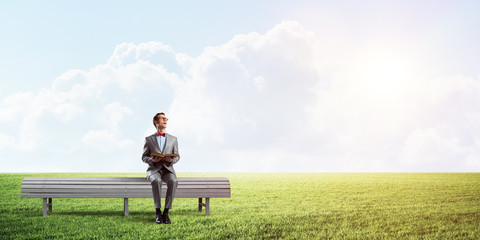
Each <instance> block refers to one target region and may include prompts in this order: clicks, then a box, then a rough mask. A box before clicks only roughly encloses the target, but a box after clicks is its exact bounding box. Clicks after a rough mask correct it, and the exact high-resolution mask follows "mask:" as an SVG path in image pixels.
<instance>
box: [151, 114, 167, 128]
mask: <svg viewBox="0 0 480 240" xmlns="http://www.w3.org/2000/svg"><path fill="white" fill-rule="evenodd" d="M160 115H163V116H165V113H163V112H159V113H157V114H155V116H153V126H155V127H157V125H155V122H158V118H159V116H160Z"/></svg>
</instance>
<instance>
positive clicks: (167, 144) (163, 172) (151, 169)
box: [142, 113, 180, 224]
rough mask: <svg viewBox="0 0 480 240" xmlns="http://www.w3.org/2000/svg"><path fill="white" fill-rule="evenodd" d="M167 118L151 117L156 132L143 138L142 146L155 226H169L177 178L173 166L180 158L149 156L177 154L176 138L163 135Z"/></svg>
mask: <svg viewBox="0 0 480 240" xmlns="http://www.w3.org/2000/svg"><path fill="white" fill-rule="evenodd" d="M167 121H168V118H166V117H165V114H164V113H157V114H155V116H154V117H153V125H154V126H155V128H156V129H157V132H156V133H154V134H152V135H150V136H148V137H146V138H145V145H144V146H143V155H142V161H143V162H144V163H147V164H148V169H147V178H148V180H149V181H150V182H151V184H152V192H153V202H154V203H155V210H156V214H157V216H156V219H155V222H156V223H157V224H160V223H166V224H171V221H170V218H169V217H168V210H169V209H171V208H172V202H173V198H174V197H175V191H176V189H177V176H176V175H175V169H173V164H175V163H177V162H178V160H180V156H176V157H163V158H162V157H157V156H153V157H152V156H151V154H152V153H161V154H171V153H176V154H178V142H177V138H176V137H174V136H172V135H170V134H168V133H165V130H166V128H167ZM162 181H163V182H165V183H167V194H166V197H165V209H164V210H163V214H162V211H161V206H162V205H161V203H160V200H161V197H160V196H161V193H162Z"/></svg>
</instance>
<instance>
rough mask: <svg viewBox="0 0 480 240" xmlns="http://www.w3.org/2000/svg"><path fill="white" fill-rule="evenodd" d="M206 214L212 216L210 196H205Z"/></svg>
mask: <svg viewBox="0 0 480 240" xmlns="http://www.w3.org/2000/svg"><path fill="white" fill-rule="evenodd" d="M205 216H210V198H208V197H207V198H205Z"/></svg>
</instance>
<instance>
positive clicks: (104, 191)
mask: <svg viewBox="0 0 480 240" xmlns="http://www.w3.org/2000/svg"><path fill="white" fill-rule="evenodd" d="M163 191H167V189H163V188H162V192H163ZM176 192H177V193H191V194H203V193H230V189H200V190H199V189H181V190H177V191H176ZM28 193H31V194H38V193H43V194H60V193H72V194H77V193H78V194H82V193H84V194H99V195H101V194H111V193H114V194H124V193H128V194H136V193H152V190H151V189H129V190H118V189H114V190H112V189H54V190H53V189H50V190H48V191H44V190H43V189H35V190H33V191H28V192H22V194H28Z"/></svg>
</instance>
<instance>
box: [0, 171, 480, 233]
mask: <svg viewBox="0 0 480 240" xmlns="http://www.w3.org/2000/svg"><path fill="white" fill-rule="evenodd" d="M29 176H37V177H40V176H50V177H60V176H76V177H78V176H82V177H94V176H95V177H125V176H128V177H143V176H145V174H144V173H138V174H133V173H132V174H113V173H96V174H92V173H45V174H0V186H1V188H0V238H15V239H35V238H41V239H45V238H47V239H48V238H84V239H92V238H94V239H95V238H128V239H150V238H152V239H153V238H154V239H172V238H174V239H175V238H177V239H228V238H233V239H270V238H273V239H277V238H284V239H453V238H455V239H480V230H479V226H480V173H272V174H270V173H260V174H257V173H225V174H220V173H218V174H217V173H216V174H198V173H196V174H181V173H178V176H179V177H197V176H207V177H227V178H229V179H230V183H231V188H232V197H231V198H227V199H218V198H217V199H215V198H213V199H211V203H210V204H211V212H210V216H208V217H207V216H205V215H204V212H201V213H200V212H198V206H197V202H198V199H193V198H192V199H175V201H174V203H173V209H172V210H171V211H170V218H171V219H172V222H173V224H172V225H164V224H161V225H157V224H155V222H154V220H155V208H154V205H153V200H152V199H148V198H137V199H129V203H130V204H129V210H130V216H129V217H125V216H124V215H123V199H55V198H54V199H53V212H52V213H49V214H48V217H45V218H44V217H42V199H30V198H24V199H22V198H20V185H21V181H22V179H23V178H24V177H29ZM162 200H163V199H162ZM162 203H163V201H162Z"/></svg>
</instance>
